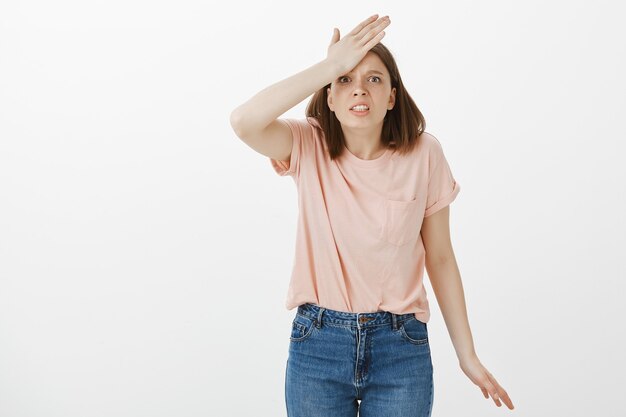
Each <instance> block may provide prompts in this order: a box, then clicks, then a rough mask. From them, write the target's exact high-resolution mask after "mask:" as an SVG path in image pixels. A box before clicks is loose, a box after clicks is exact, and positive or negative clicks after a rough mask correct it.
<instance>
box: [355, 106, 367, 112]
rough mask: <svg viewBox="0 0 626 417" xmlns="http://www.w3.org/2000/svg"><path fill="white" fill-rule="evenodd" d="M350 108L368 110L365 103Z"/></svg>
mask: <svg viewBox="0 0 626 417" xmlns="http://www.w3.org/2000/svg"><path fill="white" fill-rule="evenodd" d="M352 110H356V111H364V110H369V107H367V106H366V105H359V106H354V107H352Z"/></svg>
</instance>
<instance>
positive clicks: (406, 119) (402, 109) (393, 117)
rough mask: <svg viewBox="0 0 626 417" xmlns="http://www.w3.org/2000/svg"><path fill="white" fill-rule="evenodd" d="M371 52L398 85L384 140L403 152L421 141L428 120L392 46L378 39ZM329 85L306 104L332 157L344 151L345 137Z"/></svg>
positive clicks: (308, 114)
mask: <svg viewBox="0 0 626 417" xmlns="http://www.w3.org/2000/svg"><path fill="white" fill-rule="evenodd" d="M369 52H373V53H375V54H376V55H378V57H379V58H380V59H381V61H383V63H384V64H385V67H387V71H389V75H390V77H391V88H394V87H395V88H396V101H395V104H394V106H393V109H391V110H389V111H387V114H386V115H385V120H384V122H383V129H382V134H381V141H382V142H383V144H384V145H385V146H386V147H387V148H390V149H394V150H395V151H396V152H398V153H399V154H406V153H408V152H410V151H411V149H413V147H414V146H416V145H417V143H418V140H419V137H420V135H421V134H422V133H423V132H424V129H425V128H426V120H425V119H424V116H423V115H422V112H420V110H419V109H418V108H417V105H416V104H415V102H414V101H413V99H412V98H411V96H410V95H409V93H408V91H407V90H406V89H405V88H404V84H403V83H402V78H401V77H400V72H399V71H398V66H397V65H396V61H395V59H394V58H393V55H392V54H391V52H390V51H389V49H387V47H386V46H385V45H383V44H382V43H378V44H376V45H374V47H372V49H370V51H369ZM328 88H330V84H327V85H325V86H324V87H322V88H320V89H319V90H318V91H316V92H315V94H314V95H313V97H312V98H311V101H309V104H308V106H307V108H306V116H307V117H313V118H315V119H316V120H317V122H318V123H319V125H320V128H321V129H322V131H323V132H324V138H325V141H326V145H327V148H328V152H329V154H330V158H331V159H333V160H334V159H335V158H337V157H338V156H340V155H341V152H342V151H343V147H344V145H345V139H344V135H343V131H342V130H341V122H339V119H337V117H336V116H335V113H334V112H331V111H330V109H329V107H328V101H327V98H328V94H327V89H328ZM393 142H395V144H394V143H393Z"/></svg>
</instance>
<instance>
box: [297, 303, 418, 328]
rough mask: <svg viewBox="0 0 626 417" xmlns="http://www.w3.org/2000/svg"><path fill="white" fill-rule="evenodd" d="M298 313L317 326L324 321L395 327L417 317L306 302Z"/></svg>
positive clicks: (349, 324)
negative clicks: (365, 311)
mask: <svg viewBox="0 0 626 417" xmlns="http://www.w3.org/2000/svg"><path fill="white" fill-rule="evenodd" d="M298 313H299V314H302V315H304V316H307V317H309V318H311V319H313V320H315V323H316V326H318V327H319V326H320V325H322V324H323V323H324V322H329V323H335V324H340V325H344V326H354V327H358V328H363V327H376V326H381V325H389V324H391V325H392V327H393V328H394V329H395V328H397V326H398V324H400V323H402V322H404V321H406V320H408V319H411V318H413V317H415V314H414V313H405V314H395V313H392V312H390V311H376V312H372V313H350V312H347V311H338V310H332V309H330V308H325V307H320V306H318V305H317V304H312V303H304V304H301V305H299V306H298Z"/></svg>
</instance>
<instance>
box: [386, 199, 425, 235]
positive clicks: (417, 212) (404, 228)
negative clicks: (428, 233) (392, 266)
mask: <svg viewBox="0 0 626 417" xmlns="http://www.w3.org/2000/svg"><path fill="white" fill-rule="evenodd" d="M423 218H424V199H423V198H422V197H416V198H414V199H412V200H409V201H404V200H389V199H387V200H385V202H384V220H383V227H382V233H381V238H382V239H383V240H384V241H386V242H387V243H391V244H392V245H396V246H403V245H406V244H408V243H411V242H415V241H416V240H417V238H418V236H419V233H420V230H421V228H422V219H423Z"/></svg>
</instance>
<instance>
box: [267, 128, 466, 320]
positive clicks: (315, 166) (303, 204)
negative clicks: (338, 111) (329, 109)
mask: <svg viewBox="0 0 626 417" xmlns="http://www.w3.org/2000/svg"><path fill="white" fill-rule="evenodd" d="M281 120H284V121H285V122H287V124H288V125H289V127H290V128H291V131H292V133H293V147H292V152H291V158H290V160H289V161H278V160H275V159H272V158H270V162H271V164H272V167H273V168H274V170H275V171H276V173H277V174H278V175H281V176H285V175H289V176H291V177H292V178H293V179H294V182H295V183H296V187H297V190H298V207H299V215H298V226H297V233H296V245H295V257H294V264H293V269H292V274H291V279H290V283H289V290H288V294H287V301H286V307H287V309H288V310H292V309H293V308H295V307H297V306H299V305H300V304H304V303H307V302H309V303H314V304H317V305H319V306H321V307H325V308H329V309H333V310H339V311H346V312H351V313H367V312H375V311H380V310H383V311H390V312H393V313H396V314H405V313H415V318H416V319H418V320H420V321H422V322H424V323H426V322H428V320H429V318H430V310H429V307H428V300H427V297H426V289H425V288H424V285H423V275H424V267H425V252H424V245H423V243H422V237H421V234H420V229H421V226H422V219H423V218H424V217H427V216H430V215H431V214H433V213H435V212H436V211H438V210H440V209H442V208H444V207H446V206H447V205H448V204H450V203H451V202H452V201H453V200H454V199H455V198H456V196H457V194H458V193H459V191H460V186H459V184H458V183H457V182H456V181H455V179H454V178H453V176H452V172H451V171H450V167H449V165H448V162H447V160H446V158H445V157H444V154H443V149H442V147H441V144H440V143H439V141H438V140H437V139H436V138H435V137H434V136H432V135H430V134H429V133H427V132H424V133H423V134H422V136H421V139H420V140H419V143H418V144H417V145H416V146H415V148H414V149H413V151H412V152H411V153H410V154H407V155H405V156H401V155H398V154H396V153H394V152H393V150H392V149H387V150H386V151H385V153H384V154H383V155H382V156H380V157H378V158H376V159H372V160H365V159H360V158H358V157H357V156H355V155H354V154H352V153H351V152H350V151H349V150H348V149H347V148H344V152H343V154H342V155H341V156H340V157H339V159H336V160H335V161H331V159H330V156H329V155H328V152H327V150H326V149H327V148H326V142H325V141H324V136H323V135H324V133H323V131H322V130H321V129H316V128H314V126H318V127H319V124H318V122H317V120H316V119H315V118H312V117H307V119H281ZM307 120H308V122H307Z"/></svg>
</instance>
